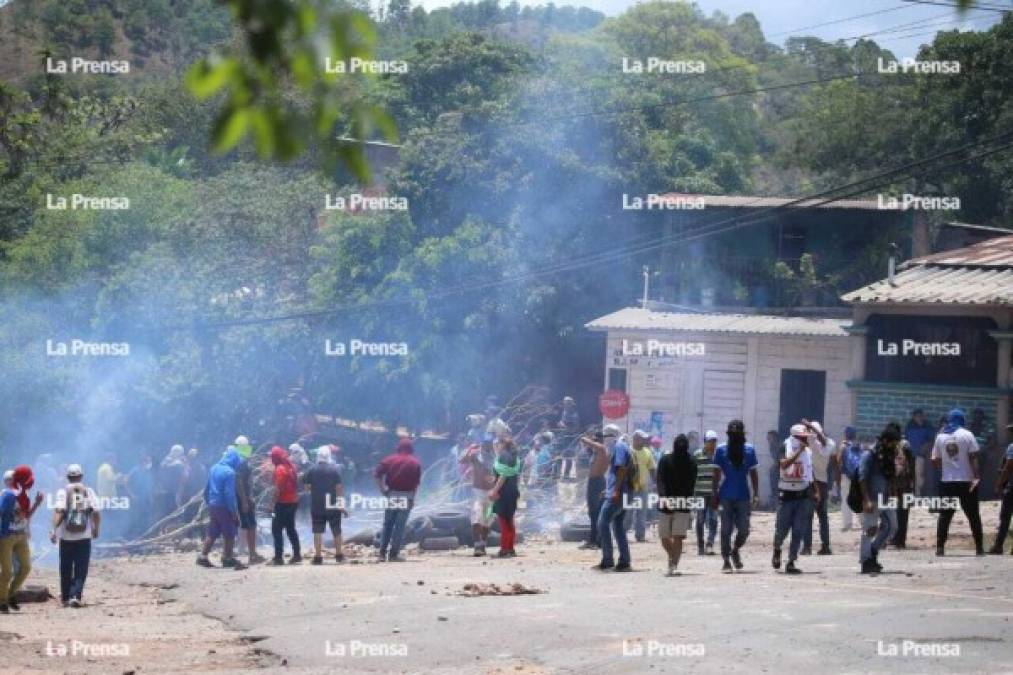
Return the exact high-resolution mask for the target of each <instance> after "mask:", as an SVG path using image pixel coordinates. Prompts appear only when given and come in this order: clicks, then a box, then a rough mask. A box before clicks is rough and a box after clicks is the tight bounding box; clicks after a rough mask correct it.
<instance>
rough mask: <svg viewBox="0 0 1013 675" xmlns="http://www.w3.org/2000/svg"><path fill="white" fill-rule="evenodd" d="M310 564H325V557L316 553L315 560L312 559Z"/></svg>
mask: <svg viewBox="0 0 1013 675" xmlns="http://www.w3.org/2000/svg"><path fill="white" fill-rule="evenodd" d="M310 564H311V565H323V564H324V557H323V556H320V555H315V556H313V560H310Z"/></svg>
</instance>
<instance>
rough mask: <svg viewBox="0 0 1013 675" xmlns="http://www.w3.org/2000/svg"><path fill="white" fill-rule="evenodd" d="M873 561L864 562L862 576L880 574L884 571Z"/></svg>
mask: <svg viewBox="0 0 1013 675" xmlns="http://www.w3.org/2000/svg"><path fill="white" fill-rule="evenodd" d="M882 569H883V568H882V567H879V566H878V565H876V563H874V562H873V561H872V560H871V559H869V560H865V561H863V562H862V574H879V573H880V572H881V571H882Z"/></svg>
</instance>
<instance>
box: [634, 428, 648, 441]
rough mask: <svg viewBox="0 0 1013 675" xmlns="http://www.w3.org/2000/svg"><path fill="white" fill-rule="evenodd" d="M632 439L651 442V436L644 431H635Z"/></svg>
mask: <svg viewBox="0 0 1013 675" xmlns="http://www.w3.org/2000/svg"><path fill="white" fill-rule="evenodd" d="M633 438H641V439H643V440H645V441H649V440H651V435H650V434H649V433H647V432H646V431H644V430H643V429H637V430H636V431H634V432H633Z"/></svg>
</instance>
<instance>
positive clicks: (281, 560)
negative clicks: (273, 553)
mask: <svg viewBox="0 0 1013 675" xmlns="http://www.w3.org/2000/svg"><path fill="white" fill-rule="evenodd" d="M268 564H269V565H271V566H272V567H279V566H280V565H284V564H285V560H284V558H273V559H272V560H271V562H269V563H268Z"/></svg>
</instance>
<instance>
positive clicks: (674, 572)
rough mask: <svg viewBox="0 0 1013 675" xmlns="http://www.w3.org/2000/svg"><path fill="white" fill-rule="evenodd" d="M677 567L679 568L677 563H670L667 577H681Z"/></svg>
mask: <svg viewBox="0 0 1013 675" xmlns="http://www.w3.org/2000/svg"><path fill="white" fill-rule="evenodd" d="M676 567H677V564H676V563H674V562H669V563H668V574H667V575H666V576H670V577H677V576H679V572H678V570H677V569H676Z"/></svg>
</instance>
